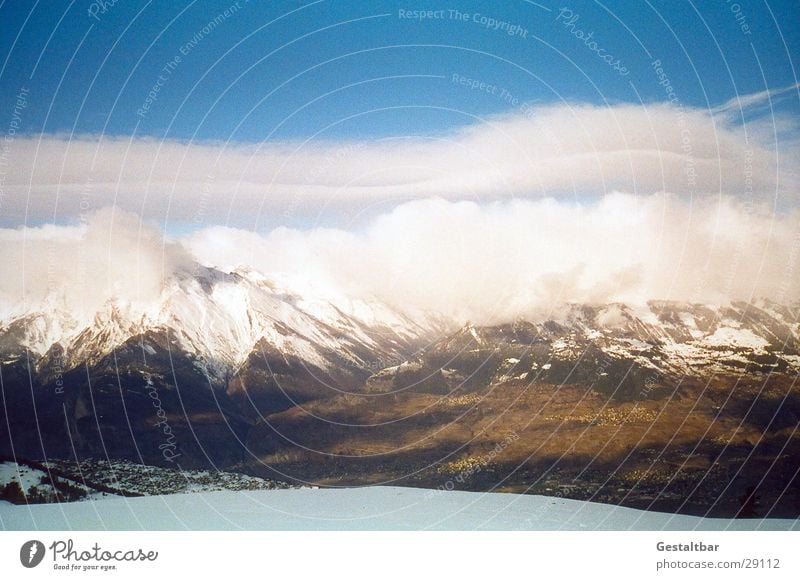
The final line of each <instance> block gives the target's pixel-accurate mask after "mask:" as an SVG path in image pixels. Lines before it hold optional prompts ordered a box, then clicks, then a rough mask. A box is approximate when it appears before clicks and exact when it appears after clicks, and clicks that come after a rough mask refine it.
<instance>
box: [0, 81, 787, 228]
mask: <svg viewBox="0 0 800 580" xmlns="http://www.w3.org/2000/svg"><path fill="white" fill-rule="evenodd" d="M762 101H763V98H762V97H761V96H759V95H755V96H754V97H753V99H749V100H748V97H747V96H743V97H742V98H741V99H740V102H739V110H741V107H742V106H744V107H747V106H748V103H751V102H752V103H755V104H763V103H762ZM735 108H736V107H735V106H734V104H730V103H729V104H726V105H725V106H724V107H722V108H720V109H719V110H717V111H707V110H703V109H694V108H690V107H680V106H676V105H673V104H651V105H631V104H615V105H609V106H595V105H588V104H555V105H541V106H534V107H526V108H525V111H524V113H523V112H516V113H511V114H507V115H501V116H493V117H489V118H485V119H477V118H471V117H469V116H466V117H465V118H466V120H467V126H465V127H464V128H462V129H460V130H457V131H454V132H452V133H450V134H445V135H439V136H433V137H420V136H407V137H403V138H392V139H384V140H376V141H370V142H327V141H321V140H319V139H314V140H309V141H306V142H278V143H276V142H273V141H269V142H265V143H262V144H250V145H243V144H232V143H216V142H214V143H209V142H199V143H198V142H180V141H174V140H163V141H159V140H156V139H150V138H138V137H136V138H116V137H106V136H104V137H95V136H81V137H76V138H72V139H70V138H67V137H58V136H52V135H51V136H42V137H28V138H17V139H16V140H14V142H13V143H12V144H11V146H10V149H9V159H10V163H9V165H8V168H7V170H6V174H5V175H4V176H3V191H2V194H3V195H2V197H1V202H2V206H1V207H2V210H3V216H4V218H5V219H6V220H12V221H13V222H14V223H17V224H19V223H23V222H24V221H25V220H43V219H45V220H52V219H53V218H54V217H55V219H56V220H58V221H61V220H64V219H70V218H74V217H76V216H79V215H86V214H88V213H90V212H92V211H94V210H97V209H100V208H103V207H107V206H112V205H113V206H115V207H118V208H120V209H124V210H126V211H131V212H134V213H137V214H139V215H142V216H143V217H145V218H147V219H158V220H165V221H172V220H177V221H182V222H189V223H193V224H196V225H197V226H202V225H209V224H221V223H222V224H229V225H230V224H234V225H237V226H241V227H251V228H252V227H261V226H263V225H264V224H271V225H274V224H276V223H286V220H287V219H289V218H293V217H297V216H302V217H304V219H306V220H312V221H313V220H319V221H320V222H322V223H333V222H331V221H330V220H326V219H325V217H326V214H328V213H331V212H336V211H338V210H343V211H350V210H355V211H358V210H361V209H363V208H366V207H370V206H373V205H374V204H376V203H378V204H385V203H389V204H392V205H396V204H398V203H402V202H404V201H411V200H416V199H425V198H428V197H431V196H436V197H443V198H446V199H459V200H465V199H466V200H476V201H481V202H486V201H487V200H492V199H510V198H515V197H523V198H529V199H539V198H545V197H550V196H557V197H570V196H575V195H576V194H578V195H587V194H591V195H598V196H602V195H604V194H607V193H612V192H614V191H627V192H632V193H636V194H638V195H650V194H653V193H660V192H668V193H672V194H676V195H679V196H682V197H684V198H691V197H694V196H707V195H720V194H726V195H732V196H739V197H752V198H754V199H755V201H774V200H776V199H777V202H778V205H780V206H782V207H794V206H796V205H797V191H798V186H800V180H799V179H798V171H797V166H798V155H797V154H796V153H792V152H791V151H792V147H791V145H793V144H796V140H795V141H792V142H787V141H786V137H785V135H786V134H787V131H788V132H791V127H793V126H794V125H796V123H793V122H790V121H789V120H787V119H783V120H781V119H778V118H775V119H773V118H771V117H770V118H765V119H762V120H761V121H749V122H747V123H746V124H742V123H739V122H737V120H736V115H735V114H733V113H735V110H734V109H735ZM790 125H791V126H790ZM782 139H783V140H782ZM7 223H8V222H7Z"/></svg>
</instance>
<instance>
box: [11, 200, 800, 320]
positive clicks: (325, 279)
mask: <svg viewBox="0 0 800 580" xmlns="http://www.w3.org/2000/svg"><path fill="white" fill-rule="evenodd" d="M23 242H24V243H23ZM193 261H197V262H199V263H202V264H204V265H209V266H214V267H218V268H220V269H223V270H225V271H232V270H234V269H236V268H240V267H248V268H251V269H255V270H258V271H261V272H264V273H267V274H268V275H269V274H271V273H272V274H274V273H281V274H282V275H287V276H289V277H290V278H297V279H303V280H304V281H307V282H309V283H311V284H312V285H313V286H315V287H316V288H321V289H325V290H326V291H330V292H335V293H337V294H345V295H350V296H371V297H376V298H378V299H380V300H383V301H385V302H387V303H390V304H392V305H394V306H395V307H397V308H400V309H403V310H406V311H408V312H415V311H418V310H428V311H434V312H437V313H440V314H444V315H446V316H450V317H452V318H453V319H455V320H456V321H458V322H465V321H468V320H469V321H472V322H476V323H481V324H483V323H496V322H502V321H507V320H512V319H515V318H518V317H524V318H535V317H537V316H539V315H540V314H542V313H543V312H546V311H547V310H548V309H551V308H554V307H557V306H558V305H560V304H562V303H564V302H579V303H606V302H627V303H640V302H644V301H646V300H652V299H671V300H682V301H691V302H701V303H712V304H720V303H726V302H728V301H730V300H739V299H742V300H750V299H757V298H769V299H772V300H776V301H779V302H781V303H794V302H797V301H798V299H800V276H798V272H800V264H798V262H799V261H800V211H798V210H794V211H791V212H787V213H782V214H774V213H772V212H771V210H770V208H769V206H765V205H758V204H751V203H745V202H742V201H741V200H738V199H736V198H733V197H724V198H721V199H714V200H703V201H695V202H694V203H690V202H687V201H685V200H681V199H679V198H678V197H677V196H675V195H651V196H646V197H642V196H634V195H631V194H622V193H613V194H608V195H606V196H604V197H602V198H601V199H599V200H597V201H595V202H592V203H586V204H576V203H574V202H570V201H566V200H557V199H553V198H550V199H543V200H537V201H530V200H513V201H510V202H503V201H497V202H491V203H485V204H477V203H474V202H464V201H461V202H454V201H448V200H445V199H442V198H429V199H424V200H416V201H412V202H407V203H404V204H401V205H399V206H398V207H396V208H394V209H392V210H391V211H388V212H385V213H383V214H381V215H379V216H377V217H376V218H374V219H373V220H372V221H371V222H370V223H369V225H368V227H366V228H365V229H364V230H363V231H360V232H352V231H345V230H341V229H332V228H311V229H307V230H297V229H289V228H285V227H281V228H277V229H274V230H272V231H271V232H269V233H266V234H259V233H255V232H253V231H248V230H243V229H236V228H230V227H221V226H214V227H210V228H204V229H202V230H199V231H197V232H194V233H192V234H191V235H188V236H184V237H181V238H179V239H175V240H164V239H163V238H162V237H161V234H160V233H159V232H158V230H156V229H153V228H150V227H149V226H143V225H142V224H141V223H140V222H139V220H138V219H137V218H136V217H135V216H132V215H126V214H122V213H121V212H119V211H116V212H113V213H112V212H111V211H103V212H100V213H98V214H96V215H94V216H93V217H92V218H91V219H90V220H89V221H88V223H87V224H86V225H83V226H79V227H67V226H63V227H61V226H47V227H43V228H22V229H16V230H0V268H2V269H3V271H4V272H8V273H9V275H8V276H4V277H2V278H0V304H2V305H3V310H4V311H11V310H13V309H14V308H13V306H14V304H19V303H20V301H25V302H26V303H27V304H28V305H30V304H33V303H35V302H37V301H42V300H56V299H57V300H58V301H59V304H61V305H62V306H63V307H65V308H80V309H83V310H87V309H89V310H90V309H91V308H95V307H99V306H100V304H101V303H102V302H103V301H104V300H106V299H107V298H109V297H110V296H118V297H122V298H123V299H124V300H127V301H136V302H138V303H141V304H142V305H143V308H144V307H146V305H147V304H149V303H153V302H155V301H157V299H158V296H159V293H160V291H161V288H162V287H163V286H164V285H165V284H167V283H169V281H170V279H171V278H172V277H174V276H176V275H179V274H181V273H182V272H185V271H186V270H187V269H190V268H191V267H192V264H193Z"/></svg>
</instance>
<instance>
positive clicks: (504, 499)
mask: <svg viewBox="0 0 800 580" xmlns="http://www.w3.org/2000/svg"><path fill="white" fill-rule="evenodd" d="M0 528H2V529H6V530H33V529H37V530H66V529H71V530H105V529H107V530H185V529H189V530H754V529H759V530H762V529H763V530H788V529H800V521H797V520H787V519H766V520H759V519H756V520H742V519H739V520H729V519H717V518H701V517H694V516H683V515H672V514H665V513H659V512H647V511H642V510H635V509H631V508H622V507H616V506H611V505H605V504H599V503H590V502H583V501H577V500H570V499H562V498H553V497H545V496H536V495H517V494H508V493H474V492H461V491H433V490H425V489H412V488H401V487H364V488H352V489H309V488H303V489H288V490H269V491H253V492H242V491H239V492H231V491H222V492H203V493H193V494H176V495H166V496H151V497H137V498H113V499H102V500H97V501H92V502H78V503H67V504H60V505H57V504H42V505H33V506H13V505H11V504H8V503H5V502H0Z"/></svg>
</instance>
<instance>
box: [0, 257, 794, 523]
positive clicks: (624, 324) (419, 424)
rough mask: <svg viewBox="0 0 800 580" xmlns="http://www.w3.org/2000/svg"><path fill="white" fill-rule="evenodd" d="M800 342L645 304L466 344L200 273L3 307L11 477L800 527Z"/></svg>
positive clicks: (269, 281)
mask: <svg viewBox="0 0 800 580" xmlns="http://www.w3.org/2000/svg"><path fill="white" fill-rule="evenodd" d="M86 291H87V292H92V289H91V288H87V290H86ZM799 320H800V305H782V304H777V303H774V302H769V301H765V300H762V301H753V302H749V303H745V302H733V303H731V304H727V305H724V306H709V305H702V304H690V303H679V302H669V301H651V302H648V303H646V304H638V305H633V304H618V303H613V304H564V305H561V306H559V307H557V308H552V309H550V310H549V311H540V312H536V313H532V314H531V316H530V317H527V318H526V319H520V320H514V321H506V322H503V323H494V324H488V325H487V324H471V323H468V322H466V321H457V320H449V319H446V318H445V317H443V316H440V315H437V314H433V313H429V312H408V311H401V310H399V309H397V308H395V307H392V306H391V305H388V304H385V303H383V302H381V301H379V300H375V299H368V298H363V297H360V298H356V297H353V296H348V295H345V294H343V293H340V292H334V291H331V290H329V289H320V288H318V287H314V286H313V285H311V284H308V283H304V282H300V281H297V280H293V279H289V278H287V277H285V276H280V275H264V274H261V273H259V272H256V271H253V270H249V269H238V270H234V271H231V272H223V271H221V270H218V269H214V268H208V267H200V266H198V267H197V268H195V269H194V270H193V271H191V272H183V273H181V274H180V275H176V276H174V277H173V278H172V279H170V280H169V281H168V283H166V284H165V285H164V287H163V290H162V293H161V296H160V297H159V299H158V300H156V301H148V302H146V303H136V302H132V301H130V300H121V299H117V298H113V297H112V298H110V299H109V300H108V301H107V302H106V303H105V304H104V306H103V307H102V308H101V309H99V310H97V311H95V312H89V313H86V314H80V315H79V314H76V313H75V311H74V310H73V311H71V310H70V309H68V308H66V307H65V306H64V303H63V301H61V300H59V297H58V293H57V292H55V291H54V292H51V293H50V294H49V295H48V296H47V297H46V299H45V300H43V301H42V302H41V303H39V304H22V305H15V306H13V307H12V308H7V309H6V314H5V315H4V319H3V320H2V321H0V387H1V389H2V400H3V408H4V413H3V414H2V415H0V455H3V456H7V457H9V458H25V459H28V460H37V461H38V460H54V459H57V460H74V461H85V460H87V459H103V460H127V461H132V462H137V463H141V464H145V465H158V466H166V467H175V468H182V469H198V468H201V469H207V468H214V469H226V470H233V471H240V472H243V473H250V474H253V475H258V476H264V477H269V478H273V479H278V480H286V481H292V482H301V483H314V484H320V485H358V484H365V483H369V484H374V483H395V484H406V485H415V486H422V487H439V486H442V485H446V486H452V487H455V488H459V489H497V490H513V491H534V492H539V493H545V494H548V493H549V494H555V493H558V494H566V495H568V496H570V495H571V496H575V497H579V498H581V499H596V500H600V501H607V502H613V503H625V504H627V505H635V506H637V507H648V508H653V509H664V510H667V511H689V512H692V513H707V512H709V513H717V512H719V513H725V514H728V515H730V514H731V513H738V512H739V511H741V510H751V509H755V508H754V505H755V504H756V503H758V501H760V502H761V504H762V505H767V504H768V503H769V505H777V506H779V507H778V508H776V509H778V512H777V513H779V514H780V515H787V514H788V515H792V514H798V513H800V507H798V506H800V493H798V490H797V479H796V476H797V472H798V469H800V453H798V452H797V451H800V450H798V448H797V447H798V439H797V436H796V430H797V427H798V424H800V395H799V394H798V390H797V376H798V371H800V323H799V322H798V321H799ZM765 469H766V472H765V471H764V470H765ZM732 470H733V471H732ZM754 470H755V471H754ZM759 476H763V477H761V479H759ZM726 479H727V480H728V483H727V484H726V481H725V480H726ZM742 494H744V495H742ZM693 496H696V497H695V498H694V499H692V497H693ZM742 498H744V499H742ZM759 498H760V499H759ZM767 500H769V501H767ZM770 502H771V503H770Z"/></svg>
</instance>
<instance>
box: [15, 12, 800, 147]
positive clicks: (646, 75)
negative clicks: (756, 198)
mask: <svg viewBox="0 0 800 580" xmlns="http://www.w3.org/2000/svg"><path fill="white" fill-rule="evenodd" d="M98 6H99V5H98V4H93V3H92V2H87V1H76V2H72V3H69V4H68V3H66V2H64V3H50V2H39V3H32V2H14V1H12V2H5V3H4V4H3V5H2V8H0V27H2V33H1V34H0V53H2V54H3V55H4V56H5V63H4V67H3V69H2V74H1V75H0V89H2V95H3V101H4V103H3V109H5V110H6V111H8V110H9V109H11V108H13V103H14V96H15V95H16V93H17V92H18V90H19V89H20V88H21V87H25V88H27V89H29V91H30V96H29V99H28V108H27V110H26V115H25V120H24V121H25V122H24V124H23V128H22V131H24V132H28V133H38V132H46V133H57V132H59V133H60V132H67V133H78V134H86V133H92V134H94V133H104V134H110V135H132V134H137V135H146V136H153V137H158V138H164V137H169V138H177V139H221V140H228V139H232V140H236V141H247V142H260V141H262V140H264V139H302V138H308V137H310V136H318V137H323V136H324V137H330V138H342V137H345V138H364V137H385V136H392V135H408V134H430V133H435V132H437V131H442V130H447V129H451V128H453V127H457V126H461V125H465V124H468V123H471V122H473V120H472V119H471V117H470V115H477V116H484V115H487V114H492V113H499V112H503V111H507V110H509V109H511V108H513V106H512V105H511V104H510V102H509V99H517V100H518V101H519V102H535V103H542V102H544V103H550V102H554V101H556V102H557V101H561V100H567V101H586V102H591V103H597V104H603V103H615V102H620V101H621V102H634V103H635V102H638V101H639V99H642V100H643V101H645V102H653V101H659V100H664V99H665V93H664V90H663V89H662V88H661V87H660V86H659V85H658V79H657V78H656V76H655V74H654V73H653V69H652V66H651V63H652V61H653V60H655V59H659V60H661V61H662V63H663V64H664V67H665V70H667V71H668V74H669V77H670V79H671V80H672V82H673V84H674V86H675V88H676V91H677V93H678V95H679V97H680V99H681V102H682V103H684V104H686V105H691V106H696V107H707V106H715V105H719V104H720V103H723V102H725V101H727V100H728V99H730V98H732V97H734V96H735V95H737V94H748V93H754V92H758V91H762V90H764V89H766V88H780V87H785V86H787V85H792V84H794V83H795V82H796V81H797V78H796V71H795V70H793V62H792V60H791V59H790V57H796V55H797V54H798V46H799V45H800V33H799V31H800V27H798V26H797V25H796V24H795V25H791V23H792V22H795V23H796V19H797V14H798V8H799V7H800V4H798V2H796V1H795V2H791V1H788V0H781V1H770V2H769V4H768V7H769V9H767V8H766V5H765V4H763V3H759V2H752V3H751V2H743V3H742V4H741V6H742V8H741V12H738V13H737V12H735V11H734V10H733V9H732V7H735V3H729V2H725V1H724V0H721V1H714V2H695V3H690V2H674V1H670V2H658V1H654V2H651V3H648V2H630V1H625V2H608V3H606V4H605V5H601V4H599V3H595V2H572V3H551V2H547V1H544V2H542V3H541V4H539V5H535V4H533V3H528V2H523V1H509V2H448V3H439V2H413V1H412V2H384V1H377V2H331V1H322V2H315V3H307V2H297V1H294V2H265V3H255V2H240V3H239V6H240V8H238V9H236V10H232V11H231V14H230V16H229V17H227V18H225V19H224V21H221V22H220V24H219V25H218V26H216V27H214V28H213V30H211V31H210V33H208V34H205V35H203V36H204V38H202V39H201V40H200V42H199V43H197V46H195V47H193V48H191V49H190V50H189V51H188V52H189V53H188V55H186V56H183V55H182V54H181V47H186V44H187V43H189V42H190V41H191V40H192V39H193V38H197V37H196V35H197V34H198V33H202V30H203V28H204V27H205V26H206V25H207V24H208V23H209V22H210V21H212V20H213V19H214V18H215V17H216V16H218V15H219V14H221V13H223V12H224V11H225V10H226V9H229V8H230V7H231V6H233V4H232V2H231V1H230V0H223V1H221V2H196V3H195V2H159V3H156V2H153V3H146V2H134V1H129V0H119V1H118V2H116V3H115V4H113V5H110V6H109V7H108V8H107V10H106V11H105V12H103V11H102V10H98ZM562 7H569V9H570V10H571V11H572V12H573V13H574V14H576V15H578V16H579V19H578V20H577V21H576V22H575V23H574V26H573V27H572V30H576V29H579V30H582V31H584V32H585V33H589V32H594V35H593V37H594V39H596V40H597V43H598V46H599V47H602V49H604V50H605V51H606V54H610V55H613V56H614V57H615V59H619V60H620V61H621V62H622V63H624V66H625V67H626V68H627V69H628V70H629V71H630V72H629V74H627V75H625V76H622V75H620V74H619V73H618V72H616V71H614V70H613V69H612V67H610V66H604V65H603V63H601V62H600V61H599V58H598V56H597V54H595V53H594V52H592V51H591V50H589V49H588V48H587V47H586V46H585V45H584V43H582V42H581V41H580V40H579V39H577V38H576V37H575V35H574V34H571V33H570V30H568V29H567V27H565V25H564V20H565V19H564V18H562V19H561V20H558V19H557V18H558V14H559V9H560V8H562ZM90 10H93V11H94V12H95V16H96V17H94V18H93V17H91V16H90V15H89V11H90ZM401 10H404V11H407V12H408V11H412V10H433V11H440V10H444V14H443V17H438V18H432V19H429V20H426V21H423V22H419V21H417V20H414V19H405V18H400V17H399V14H400V11H401ZM450 10H458V11H460V12H462V13H467V14H470V15H471V16H470V17H469V18H467V19H466V20H465V21H464V20H459V19H457V18H455V17H454V14H455V13H454V12H450ZM475 14H479V15H481V16H486V17H487V18H493V19H495V20H496V21H498V22H508V23H509V25H517V26H518V27H521V28H522V29H524V30H525V31H527V34H525V35H524V36H525V37H523V36H522V34H521V33H520V34H515V35H509V34H507V33H506V32H504V31H503V30H502V29H500V30H491V29H489V28H487V27H486V26H485V24H482V23H481V19H480V18H473V17H472V15H475ZM737 16H738V20H737ZM776 23H777V24H778V25H780V33H779V31H778V28H777V26H776ZM742 24H746V26H747V27H748V30H749V34H747V33H746V32H747V31H745V30H743V29H742ZM206 30H209V29H206ZM176 55H177V56H181V62H180V63H178V66H177V67H176V68H175V70H174V71H172V72H171V73H170V74H169V75H168V78H167V80H166V81H164V84H163V86H162V87H160V90H159V93H158V96H157V99H156V101H155V102H154V103H153V104H152V106H151V107H150V108H149V110H148V111H147V114H146V115H145V116H144V117H142V116H141V115H137V110H139V109H140V108H141V107H142V104H143V102H144V101H145V99H146V98H147V95H148V93H149V92H150V91H151V90H152V88H153V86H154V85H155V84H156V83H157V81H158V78H159V75H160V74H162V70H163V67H164V66H165V65H166V64H167V63H169V62H170V61H172V60H173V59H174V57H175V56H176ZM326 61H332V62H326ZM453 74H460V75H464V76H466V77H468V78H469V79H476V80H478V81H480V82H485V83H487V84H489V85H493V86H497V87H499V88H500V89H502V90H505V91H507V92H505V93H503V94H504V95H506V96H507V97H508V99H504V98H500V97H498V96H497V95H496V94H495V95H493V94H489V93H487V92H484V91H481V90H470V89H468V88H465V87H464V86H461V85H459V84H457V83H454V82H452V75H453ZM315 99H316V101H315V102H311V101H314V100H315ZM795 100H796V99H795ZM299 107H303V108H302V110H301V111H299V112H296V111H297V109H298V108H299ZM293 113H294V114H293ZM320 132H321V133H320Z"/></svg>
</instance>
